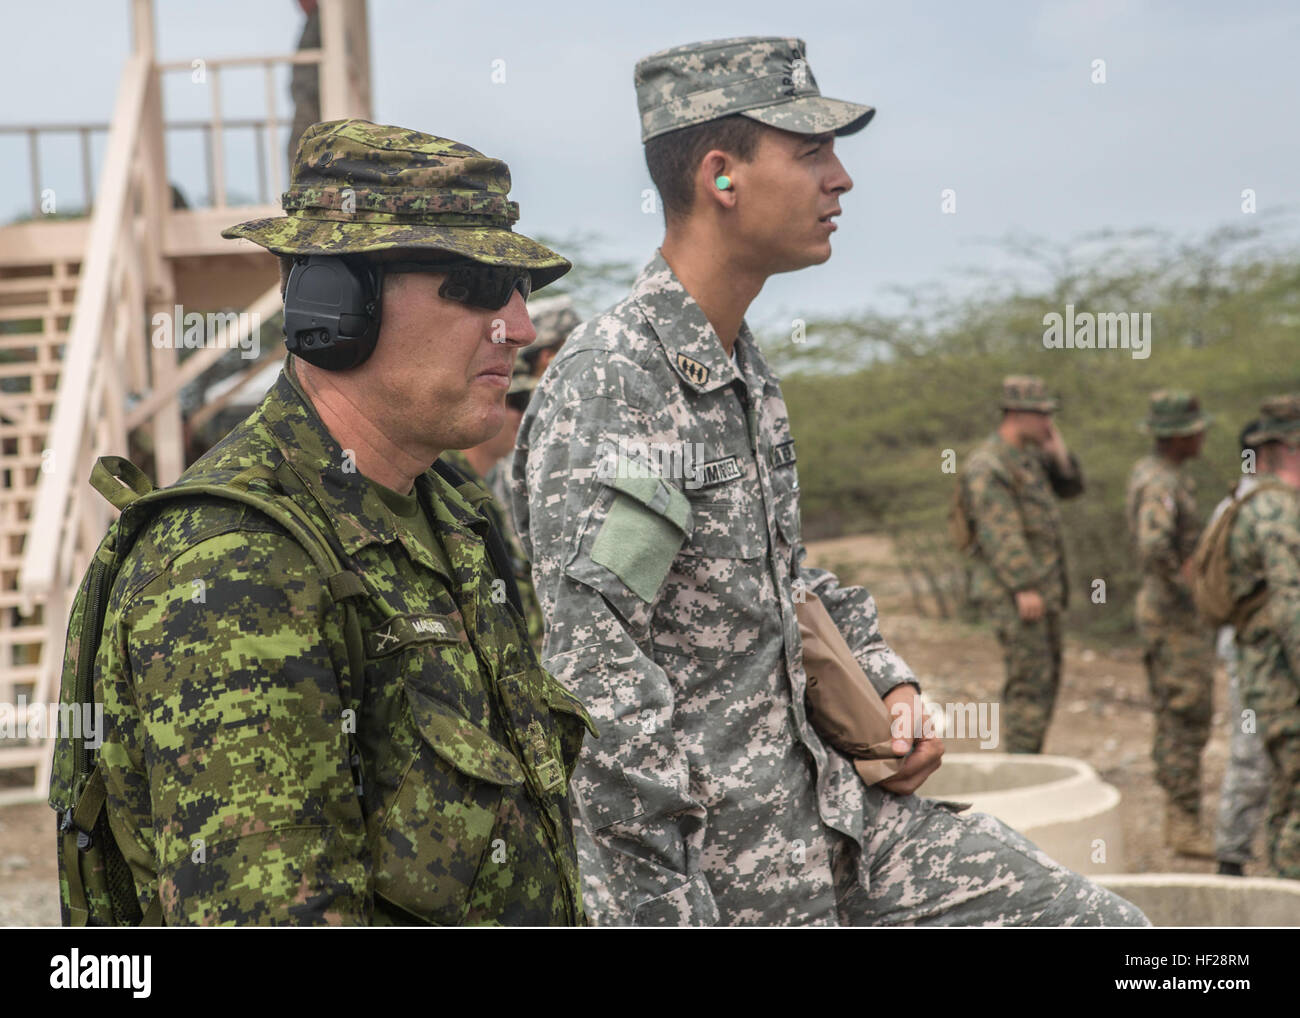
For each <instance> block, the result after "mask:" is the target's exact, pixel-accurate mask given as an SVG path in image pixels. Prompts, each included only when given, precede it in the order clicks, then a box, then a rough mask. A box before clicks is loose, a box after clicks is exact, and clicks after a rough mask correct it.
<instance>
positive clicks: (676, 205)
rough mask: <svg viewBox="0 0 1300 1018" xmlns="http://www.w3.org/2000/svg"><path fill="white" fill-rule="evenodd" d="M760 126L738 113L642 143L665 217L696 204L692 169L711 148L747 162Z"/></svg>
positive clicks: (673, 216)
mask: <svg viewBox="0 0 1300 1018" xmlns="http://www.w3.org/2000/svg"><path fill="white" fill-rule="evenodd" d="M763 129H764V128H763V125H762V124H760V123H759V122H758V121H757V120H751V119H750V118H749V117H746V116H744V115H742V114H739V113H734V114H732V115H731V116H728V117H719V118H718V119H717V120H706V121H705V122H704V123H702V124H692V125H691V126H690V127H682V128H679V129H678V130H676V131H669V132H668V133H667V134H661V135H659V136H658V137H657V138H651V139H650V140H649V141H647V142H646V143H645V164H646V167H647V168H648V169H649V170H650V179H651V180H652V181H653V182H654V185H655V187H656V188H658V190H659V198H660V200H661V201H662V202H663V203H664V218H665V219H669V220H672V219H680V218H682V217H683V216H685V215H687V214H688V213H689V212H690V211H691V206H692V205H693V204H694V203H695V171H696V170H698V169H699V167H700V161H701V160H702V159H703V158H704V157H705V156H706V155H707V154H708V153H709V152H710V151H712V150H713V149H715V148H716V149H719V150H720V151H722V152H726V153H728V154H729V155H733V156H735V157H736V158H737V159H739V160H740V161H741V162H744V163H747V162H749V161H750V160H751V159H753V158H754V153H755V152H756V151H757V150H758V139H759V137H760V136H761V135H762V133H763Z"/></svg>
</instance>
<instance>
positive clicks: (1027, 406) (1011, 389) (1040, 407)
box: [998, 375, 1058, 414]
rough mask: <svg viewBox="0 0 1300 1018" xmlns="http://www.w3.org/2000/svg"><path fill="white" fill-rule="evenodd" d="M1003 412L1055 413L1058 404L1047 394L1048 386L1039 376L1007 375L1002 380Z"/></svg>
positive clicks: (1001, 405)
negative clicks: (1030, 411)
mask: <svg viewBox="0 0 1300 1018" xmlns="http://www.w3.org/2000/svg"><path fill="white" fill-rule="evenodd" d="M998 405H999V406H1000V407H1001V408H1002V409H1003V410H1032V411H1033V412H1034V413H1039V414H1050V413H1053V412H1054V411H1055V410H1056V408H1057V406H1058V404H1057V402H1056V400H1054V399H1053V398H1052V397H1051V396H1049V395H1048V394H1047V386H1046V385H1044V384H1043V380H1042V379H1041V378H1039V377H1038V376H1037V375H1007V377H1006V378H1004V379H1002V400H1001V402H1000V403H999V404H998Z"/></svg>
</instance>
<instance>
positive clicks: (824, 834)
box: [512, 38, 1144, 925]
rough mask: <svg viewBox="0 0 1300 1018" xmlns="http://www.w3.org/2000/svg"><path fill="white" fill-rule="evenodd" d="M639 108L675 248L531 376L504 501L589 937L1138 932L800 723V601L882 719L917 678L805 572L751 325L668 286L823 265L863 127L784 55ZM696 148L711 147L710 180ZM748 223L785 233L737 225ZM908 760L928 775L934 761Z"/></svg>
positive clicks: (671, 54)
mask: <svg viewBox="0 0 1300 1018" xmlns="http://www.w3.org/2000/svg"><path fill="white" fill-rule="evenodd" d="M636 83H637V99H638V103H639V105H640V108H641V113H642V133H643V137H644V138H646V139H648V143H647V146H646V158H647V162H648V163H649V164H650V167H651V175H652V177H653V178H654V180H655V183H656V186H657V187H658V188H659V191H660V194H661V196H662V197H663V200H664V207H665V213H666V216H667V219H668V231H667V235H666V237H665V239H664V243H663V247H662V249H661V250H660V252H659V253H657V254H656V255H655V256H654V257H653V258H652V259H651V260H650V262H649V264H648V265H646V267H645V268H644V269H643V270H642V272H641V274H640V276H639V277H638V279H637V280H636V282H635V283H634V284H633V286H632V291H631V293H630V294H628V296H627V297H626V298H624V299H623V300H622V301H620V302H619V303H618V304H616V305H615V306H614V307H612V308H611V309H609V310H608V311H606V312H604V313H603V314H601V315H599V316H597V317H596V318H595V319H593V320H590V321H588V322H586V323H584V324H583V325H581V326H579V327H578V328H577V329H576V330H575V331H574V333H573V334H572V336H570V338H569V340H568V341H567V343H566V344H565V346H564V349H563V350H562V351H561V352H560V354H559V355H558V356H557V357H556V359H555V361H554V362H553V363H552V364H551V366H550V368H549V369H548V370H547V371H546V373H545V375H544V376H543V377H542V380H541V382H540V383H539V385H538V389H537V392H536V394H535V395H534V397H533V401H532V403H531V404H530V406H529V408H528V412H527V414H526V416H525V418H524V422H523V425H522V427H521V429H520V433H519V440H518V444H517V446H516V451H515V459H514V470H513V478H512V479H513V483H514V500H515V501H514V505H515V516H516V520H517V522H518V524H519V529H520V535H521V538H522V539H523V540H524V543H525V546H526V550H527V551H529V553H530V554H531V555H532V556H533V565H534V575H535V576H536V578H537V589H538V594H539V596H540V597H541V600H542V605H543V609H544V611H545V612H546V614H547V622H548V628H547V635H546V645H545V653H544V660H545V661H546V664H547V667H549V668H550V669H551V670H552V671H553V672H554V673H555V675H556V676H557V677H558V678H560V679H561V680H562V681H563V682H564V683H565V684H566V685H567V686H568V687H569V688H570V690H572V691H573V692H575V693H576V694H577V695H578V696H580V697H581V698H582V699H583V700H584V702H585V703H587V704H588V705H589V707H590V709H591V711H592V714H593V716H595V717H596V719H597V722H598V724H599V725H600V729H601V738H600V740H599V742H588V743H587V745H586V746H585V748H584V750H583V755H582V757H581V759H580V762H579V765H578V768H577V770H576V771H575V775H574V789H575V797H576V799H577V803H578V808H579V813H580V817H579V819H578V820H576V821H575V825H576V826H577V827H578V844H579V854H580V858H581V866H582V875H583V888H584V892H585V893H586V896H587V905H588V908H589V910H590V911H591V913H592V915H593V917H594V918H595V919H596V921H597V922H598V923H600V924H602V925H627V924H639V925H640V924H644V925H714V924H733V925H735V924H768V925H774V924H815V925H836V924H851V925H858V924H861V925H866V924H900V925H906V924H963V923H966V924H975V925H980V924H1042V925H1054V924H1059V925H1072V924H1076V923H1077V924H1089V925H1100V924H1141V923H1143V922H1144V919H1143V917H1142V915H1141V913H1140V912H1138V910H1137V909H1135V908H1133V907H1132V906H1130V905H1128V904H1127V903H1125V902H1122V901H1121V900H1120V899H1118V898H1116V897H1115V896H1114V895H1111V894H1110V893H1109V892H1107V891H1105V890H1103V889H1101V888H1099V887H1097V886H1095V885H1093V884H1091V883H1090V882H1089V881H1087V880H1085V879H1084V878H1082V877H1079V876H1078V875H1077V874H1074V873H1071V872H1070V871H1068V870H1066V869H1064V868H1063V867H1061V866H1059V865H1058V864H1056V863H1054V862H1052V861H1051V860H1050V859H1048V858H1047V857H1046V856H1045V855H1043V854H1042V853H1041V852H1039V851H1037V850H1036V849H1035V848H1034V847H1033V845H1031V844H1030V843H1029V842H1028V841H1026V840H1025V839H1024V838H1022V837H1020V836H1019V835H1018V834H1016V833H1015V832H1013V831H1011V830H1010V829H1009V828H1007V827H1006V826H1005V825H1003V824H1001V823H1000V822H998V821H996V820H994V819H992V818H991V817H988V816H984V815H982V814H977V815H974V816H961V815H959V810H960V809H961V808H962V807H961V806H959V805H956V804H952V803H940V802H934V801H931V800H927V799H922V798H920V797H918V796H916V795H914V794H896V793H895V792H892V791H889V790H887V789H885V788H883V787H881V786H879V785H873V786H870V787H868V786H866V785H864V784H863V782H862V781H861V780H860V779H859V777H858V775H857V772H856V771H855V770H854V767H853V765H852V762H851V761H850V760H849V759H848V758H847V757H845V756H843V755H842V754H840V753H839V752H838V751H836V750H835V749H833V748H831V747H829V746H828V745H827V744H826V743H825V742H824V741H823V740H822V738H821V737H820V736H819V735H818V733H817V731H816V730H815V729H814V727H813V725H812V724H811V723H810V721H809V715H808V709H807V706H806V704H805V699H804V694H805V691H806V689H807V684H808V679H807V676H806V674H805V672H804V668H803V661H802V643H801V638H800V634H799V627H798V621H797V618H796V605H797V604H798V602H799V601H800V600H803V599H805V597H806V595H807V593H809V592H812V593H815V594H816V595H817V596H818V597H819V598H820V599H821V601H822V602H823V603H824V604H825V606H826V608H827V610H828V611H829V613H830V615H831V616H832V617H833V619H834V621H835V623H836V624H837V626H838V628H839V629H840V630H841V632H842V633H843V635H844V637H845V639H846V641H847V643H848V645H849V647H850V648H851V649H852V651H853V653H854V655H855V657H856V659H857V661H858V663H859V664H860V665H861V666H862V669H863V671H864V672H865V674H866V675H867V677H868V678H869V680H870V681H871V682H872V683H873V685H874V686H875V687H876V689H877V690H878V691H879V693H880V694H881V696H882V697H898V696H901V697H903V699H904V702H907V703H910V702H911V700H912V697H913V696H914V690H915V688H916V684H915V677H914V676H913V674H912V672H911V670H910V669H909V668H908V667H907V665H906V664H905V663H904V662H903V661H902V659H901V658H899V656H898V655H897V654H896V653H895V652H894V651H893V650H892V649H891V648H890V646H889V644H888V643H887V642H886V641H885V639H884V637H883V636H882V634H881V631H880V626H879V618H878V615H877V611H876V604H875V601H874V600H873V599H872V597H871V595H870V594H869V593H868V592H867V591H866V590H864V589H863V588H862V587H850V586H844V585H842V584H840V583H839V581H838V580H837V578H836V577H835V576H834V575H833V574H831V573H829V572H827V571H826V570H822V569H815V568H812V567H810V566H808V565H807V564H805V561H804V558H805V552H804V548H803V543H802V537H801V533H800V519H799V480H798V471H797V468H796V459H797V456H796V447H795V442H794V439H793V437H792V433H791V427H790V420H789V415H788V412H787V410H786V405H785V401H784V399H783V398H782V395H781V386H780V383H779V381H778V380H777V378H776V376H775V375H774V374H773V372H772V370H771V368H770V367H769V366H768V364H767V361H766V360H765V359H764V357H763V355H762V353H761V352H760V350H759V347H758V344H757V343H756V342H755V340H754V336H753V334H752V333H751V332H750V330H749V328H748V326H747V325H746V324H745V323H744V320H743V312H744V307H745V306H747V304H748V299H746V300H744V301H742V302H738V303H737V305H736V306H735V307H734V308H732V309H731V313H732V315H733V316H734V317H732V318H729V319H728V325H727V326H721V327H719V326H717V325H716V323H715V321H714V319H713V317H711V316H710V315H706V313H705V311H704V310H703V309H702V307H701V304H700V303H697V299H696V296H695V295H694V290H692V288H691V285H688V284H687V283H686V279H685V277H686V276H687V275H690V276H691V277H692V278H693V279H694V283H693V284H692V285H694V286H696V287H702V288H704V289H708V290H709V292H711V293H714V294H715V295H716V294H718V293H719V292H722V291H724V290H729V291H731V292H734V291H735V289H736V288H737V287H736V284H737V283H741V284H743V285H744V286H746V287H749V288H752V290H753V291H754V292H755V293H756V292H757V289H758V287H759V286H761V284H762V281H763V280H764V279H765V278H766V276H767V275H769V274H771V273H772V272H773V271H786V270H789V269H791V268H797V267H800V266H802V265H808V264H813V263H814V262H817V261H824V260H825V259H826V258H827V257H829V254H830V245H829V236H830V233H831V230H830V229H828V228H827V224H826V221H825V220H826V218H827V215H828V212H832V210H834V209H835V205H836V203H837V201H838V199H839V198H840V196H841V195H842V194H843V192H845V191H847V190H848V188H849V186H851V180H850V179H849V177H848V175H847V174H846V173H845V172H844V170H843V167H842V166H841V165H840V163H839V161H838V159H837V158H836V156H835V154H834V150H833V148H832V144H833V140H834V136H835V135H845V134H850V133H852V132H853V131H855V130H857V129H859V128H861V127H862V126H864V125H865V124H866V122H867V120H868V119H869V118H870V116H871V112H872V111H871V110H870V108H869V107H865V106H858V105H855V104H851V103H843V102H839V101H838V100H832V99H824V98H822V97H821V96H820V94H819V92H818V91H817V87H816V83H815V80H814V79H813V77H812V73H811V71H810V70H809V69H808V67H807V62H806V60H805V58H804V45H803V42H802V41H801V40H798V39H787V38H765V39H735V40H727V41H723V42H715V43H701V44H697V45H691V46H681V47H677V48H675V49H672V50H668V51H665V52H663V53H659V54H655V55H654V56H651V57H648V58H646V59H645V60H643V61H641V62H640V63H639V64H638V65H637V71H636ZM716 118H722V119H721V120H719V121H718V123H717V124H715V123H714V120H715V119H716ZM773 127H777V128H781V129H782V130H773V129H772V128H773ZM697 129H698V130H697ZM715 131H725V132H728V133H729V136H730V138H731V140H730V141H728V142H726V143H725V144H724V145H723V146H722V147H723V149H726V150H727V151H726V152H724V154H723V155H722V156H718V155H716V153H717V152H718V151H719V149H718V145H717V139H718V138H719V137H720V136H721V135H720V134H717V133H713V132H715ZM750 143H752V147H750ZM731 147H736V148H738V149H741V150H743V151H742V154H740V155H734V154H733V153H731V152H730V151H729V150H730V148H731ZM692 151H697V152H699V153H700V156H699V159H700V160H703V161H702V162H701V161H698V160H696V158H695V157H694V156H693V155H691V152H692ZM706 152H710V153H714V154H710V155H708V156H707V157H705V155H704V153H706ZM803 154H806V155H807V158H805V159H804V160H803V161H802V162H799V158H800V155H803ZM711 160H719V161H718V162H711ZM674 165H675V166H676V167H677V168H678V170H679V171H680V172H677V171H666V170H665V169H664V168H665V167H666V166H674ZM706 171H707V172H706ZM751 171H752V172H751ZM682 188H684V189H685V195H686V197H685V198H684V199H683V198H682V195H681V194H680V193H679V191H681V189H682ZM751 201H752V202H754V203H755V206H756V207H758V208H767V209H771V210H772V211H771V213H770V214H769V215H770V216H772V217H778V216H779V217H780V218H779V220H777V219H775V218H774V219H772V220H770V221H769V220H768V219H767V218H766V217H764V221H762V222H759V221H756V220H755V219H753V218H752V215H748V214H747V213H746V212H744V211H743V210H745V209H748V208H749V205H748V204H746V203H748V202H751ZM738 210H741V211H738ZM683 229H689V230H691V231H695V232H693V233H692V234H691V237H692V240H691V242H690V243H688V244H686V245H685V246H683V244H682V232H681V231H682V230H683ZM733 256H743V259H744V261H745V263H746V264H747V265H748V266H749V267H748V268H741V267H740V266H739V265H738V264H735V263H733V262H731V261H730V260H729V259H731V258H732V257H733ZM710 267H711V268H710ZM679 270H680V271H679ZM710 272H713V273H714V275H710ZM711 311H712V314H713V315H714V316H719V311H718V307H716V306H715V307H713V308H712V309H711ZM719 320H720V317H719ZM907 741H909V742H910V741H911V733H910V732H909V733H908V739H907ZM912 744H913V745H915V746H916V747H917V750H916V756H917V757H921V758H923V759H933V760H934V763H935V764H937V759H936V758H932V757H931V756H930V754H932V753H933V752H934V751H935V747H934V745H933V740H929V739H918V740H917V741H916V742H915V743H912ZM912 762H913V761H909V763H912ZM903 766H904V767H907V764H906V763H905V764H904V765H903ZM912 773H913V774H914V775H917V776H918V777H919V776H920V775H919V773H918V772H916V771H913V772H912ZM927 773H928V772H927ZM890 780H891V781H892V780H894V779H890Z"/></svg>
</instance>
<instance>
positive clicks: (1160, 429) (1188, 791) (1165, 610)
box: [1124, 390, 1214, 858]
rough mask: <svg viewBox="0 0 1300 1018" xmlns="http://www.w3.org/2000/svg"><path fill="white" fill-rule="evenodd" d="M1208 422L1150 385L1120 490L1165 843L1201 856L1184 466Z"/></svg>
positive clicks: (1200, 728)
mask: <svg viewBox="0 0 1300 1018" xmlns="http://www.w3.org/2000/svg"><path fill="white" fill-rule="evenodd" d="M1208 423H1209V417H1207V416H1206V415H1205V414H1204V413H1202V412H1201V408H1200V404H1199V402H1198V401H1197V399H1196V397H1195V396H1194V395H1192V394H1191V393H1189V392H1181V391H1178V390H1160V391H1158V392H1155V393H1152V395H1151V405H1150V410H1149V412H1148V416H1147V419H1146V420H1145V421H1144V422H1143V428H1144V430H1145V431H1146V432H1147V433H1148V434H1150V435H1151V436H1152V437H1153V438H1154V439H1155V442H1156V448H1155V450H1154V451H1153V452H1152V453H1151V454H1149V455H1147V456H1144V457H1143V458H1142V459H1140V460H1138V462H1137V463H1135V464H1134V465H1133V470H1132V472H1131V473H1130V474H1129V479H1128V489H1127V491H1126V493H1125V496H1124V505H1125V517H1126V519H1127V520H1128V528H1129V533H1130V535H1132V538H1133V542H1134V545H1135V546H1136V549H1137V564H1138V569H1139V570H1141V573H1142V587H1141V589H1140V590H1139V591H1138V595H1137V604H1136V611H1137V627H1138V633H1139V635H1140V636H1141V637H1142V642H1143V645H1144V653H1143V660H1144V662H1145V664H1146V670H1147V683H1148V685H1149V687H1150V690H1151V698H1152V700H1153V702H1154V705H1155V715H1156V718H1155V720H1156V732H1155V742H1154V744H1153V746H1152V749H1151V756H1152V759H1153V760H1154V761H1155V767H1156V780H1157V781H1158V782H1159V783H1160V787H1161V788H1163V789H1164V790H1165V794H1166V795H1167V796H1168V803H1167V809H1166V813H1165V842H1166V844H1167V845H1168V846H1169V847H1170V848H1172V849H1174V850H1175V851H1176V852H1178V853H1180V854H1182V855H1191V856H1200V857H1202V858H1211V857H1213V855H1214V847H1213V845H1212V843H1211V841H1210V838H1209V836H1208V834H1206V833H1205V832H1204V831H1203V830H1202V829H1201V753H1202V751H1203V750H1204V749H1205V744H1206V742H1207V741H1208V740H1209V737H1210V715H1211V713H1212V703H1211V701H1212V699H1213V693H1214V629H1213V628H1212V627H1211V626H1208V625H1206V624H1205V623H1204V622H1203V621H1202V620H1201V619H1200V618H1199V617H1198V616H1197V614H1196V604H1195V603H1194V601H1193V600H1192V592H1191V588H1190V587H1189V585H1188V581H1187V577H1186V576H1185V575H1184V571H1183V570H1184V567H1185V566H1186V564H1187V562H1188V560H1189V559H1190V558H1191V555H1192V552H1193V551H1194V550H1195V548H1196V542H1197V539H1198V538H1199V537H1200V534H1201V517H1200V514H1199V513H1198V512H1197V509H1196V486H1195V484H1194V482H1193V481H1192V478H1191V476H1190V474H1189V473H1188V471H1187V469H1186V467H1185V464H1186V463H1187V462H1188V461H1189V460H1191V459H1192V458H1194V457H1196V456H1199V455H1200V451H1201V445H1202V443H1203V442H1204V439H1205V428H1206V425H1207V424H1208Z"/></svg>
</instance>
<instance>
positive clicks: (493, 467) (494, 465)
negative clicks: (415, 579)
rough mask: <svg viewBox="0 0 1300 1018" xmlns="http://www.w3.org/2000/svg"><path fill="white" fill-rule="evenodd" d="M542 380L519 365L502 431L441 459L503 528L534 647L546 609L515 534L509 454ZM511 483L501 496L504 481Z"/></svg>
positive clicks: (539, 642) (476, 505) (537, 645)
mask: <svg viewBox="0 0 1300 1018" xmlns="http://www.w3.org/2000/svg"><path fill="white" fill-rule="evenodd" d="M536 385H537V379H535V378H533V377H532V376H531V375H529V374H528V370H527V368H526V367H525V366H524V365H522V364H517V365H516V366H515V373H514V375H513V377H512V378H511V379H510V389H509V390H508V391H507V393H506V422H505V424H504V425H503V426H502V428H501V430H500V431H499V432H497V433H496V434H495V435H494V436H492V437H491V438H489V439H488V440H487V441H486V442H480V443H479V444H478V445H476V446H473V447H472V448H469V449H465V450H463V451H459V450H453V451H448V452H444V453H443V454H442V459H443V460H444V461H446V462H448V463H450V464H451V465H452V466H454V467H455V468H456V469H457V470H458V471H460V473H462V474H463V475H464V476H465V477H466V479H467V480H469V481H470V482H471V483H472V484H473V486H474V488H475V489H476V490H475V491H474V493H473V494H472V495H470V496H467V497H468V499H469V501H470V503H471V504H473V506H474V508H475V509H477V510H478V511H479V512H481V513H483V514H484V515H485V516H487V517H489V518H490V519H491V520H492V522H493V523H494V524H495V525H496V528H497V530H499V531H500V532H501V536H502V538H503V539H504V540H505V544H506V551H507V552H508V553H509V555H510V565H511V568H512V570H513V572H514V575H515V585H516V586H517V587H518V588H519V597H520V599H521V600H522V601H523V604H524V620H525V621H526V622H527V623H528V636H529V639H531V640H532V643H533V647H534V649H536V650H538V651H540V650H541V649H542V609H541V606H540V605H539V604H538V603H537V593H536V591H535V590H534V589H533V568H532V565H531V564H530V563H529V561H528V556H527V555H525V554H524V550H523V547H522V546H521V545H520V543H519V537H518V535H517V534H516V533H515V527H514V523H513V522H512V517H511V514H510V510H509V508H508V507H509V505H510V501H509V487H508V485H509V477H508V476H507V474H508V469H503V467H505V468H508V467H509V464H508V462H506V458H507V457H509V455H510V454H511V453H512V452H514V448H515V436H516V435H517V434H519V422H520V421H521V420H522V419H523V416H524V411H525V410H526V409H527V408H528V398H529V396H531V395H532V392H533V388H534V386H536ZM503 478H504V481H505V484H506V485H507V487H506V488H505V489H504V499H503V497H502V489H501V484H502V481H503Z"/></svg>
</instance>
